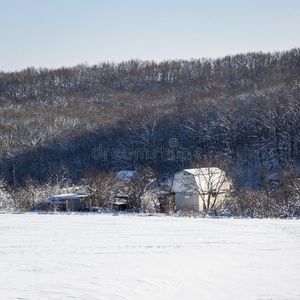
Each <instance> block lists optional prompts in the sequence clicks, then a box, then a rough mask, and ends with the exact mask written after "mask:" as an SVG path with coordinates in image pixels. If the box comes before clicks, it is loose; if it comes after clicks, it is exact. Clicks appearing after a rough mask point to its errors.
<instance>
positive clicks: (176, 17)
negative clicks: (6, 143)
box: [0, 0, 300, 71]
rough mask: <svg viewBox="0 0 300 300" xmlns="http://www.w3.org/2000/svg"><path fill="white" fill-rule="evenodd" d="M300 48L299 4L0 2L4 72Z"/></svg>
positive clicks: (273, 0) (254, 0)
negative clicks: (80, 64)
mask: <svg viewBox="0 0 300 300" xmlns="http://www.w3.org/2000/svg"><path fill="white" fill-rule="evenodd" d="M294 47H300V0H205V1H204V0H0V70H2V71H14V70H20V69H24V68H26V67H28V66H34V67H48V68H56V67H60V66H73V65H77V64H79V63H88V64H97V63H99V62H103V61H114V62H120V61H124V60H129V59H136V58H138V59H141V60H156V61H162V60H166V59H190V58H201V57H212V58H215V57H220V56H225V55H227V54H236V53H244V52H249V51H271V52H272V51H277V50H289V49H291V48H294Z"/></svg>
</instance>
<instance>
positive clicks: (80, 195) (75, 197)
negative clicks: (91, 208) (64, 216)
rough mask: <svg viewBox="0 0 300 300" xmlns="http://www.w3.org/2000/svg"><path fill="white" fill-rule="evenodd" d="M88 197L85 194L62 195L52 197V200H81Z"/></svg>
mask: <svg viewBox="0 0 300 300" xmlns="http://www.w3.org/2000/svg"><path fill="white" fill-rule="evenodd" d="M88 196H89V195H85V194H61V195H54V196H51V200H65V199H81V198H85V197H88Z"/></svg>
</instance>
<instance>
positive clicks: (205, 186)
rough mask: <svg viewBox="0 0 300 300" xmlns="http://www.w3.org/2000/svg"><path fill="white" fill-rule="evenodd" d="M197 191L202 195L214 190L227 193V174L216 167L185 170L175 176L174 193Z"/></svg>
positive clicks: (172, 189) (172, 188)
mask: <svg viewBox="0 0 300 300" xmlns="http://www.w3.org/2000/svg"><path fill="white" fill-rule="evenodd" d="M186 175H188V176H186ZM190 175H192V176H190ZM195 190H198V191H201V192H202V193H206V192H208V191H212V190H214V191H226V190H229V181H228V180H227V179H226V176H225V172H224V171H222V170H221V169H219V168H216V167H213V168H197V169H183V170H181V171H180V172H177V173H176V174H175V176H174V179H173V183H172V187H171V191H172V192H175V193H176V192H179V193H180V192H194V191H195Z"/></svg>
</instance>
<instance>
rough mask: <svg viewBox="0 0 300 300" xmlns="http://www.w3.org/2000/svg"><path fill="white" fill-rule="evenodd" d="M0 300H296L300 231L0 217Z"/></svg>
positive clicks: (256, 224) (289, 224) (237, 224)
mask: <svg viewBox="0 0 300 300" xmlns="http://www.w3.org/2000/svg"><path fill="white" fill-rule="evenodd" d="M0 266H1V268H0V279H1V280H0V299H30V300H33V299H39V300H40V299H87V300H93V299H262V300H264V299H265V300H267V299H300V221H297V220H234V219H188V218H174V217H139V216H128V215H120V216H111V215H101V214H94V215H87V214H83V215H80V214H76V215H38V214H24V215H12V214H3V215H0Z"/></svg>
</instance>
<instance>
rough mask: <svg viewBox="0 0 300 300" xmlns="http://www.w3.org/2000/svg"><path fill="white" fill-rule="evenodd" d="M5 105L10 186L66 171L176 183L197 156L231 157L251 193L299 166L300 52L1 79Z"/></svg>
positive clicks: (1, 121) (4, 157) (0, 125)
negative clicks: (142, 172) (125, 173)
mask: <svg viewBox="0 0 300 300" xmlns="http://www.w3.org/2000/svg"><path fill="white" fill-rule="evenodd" d="M0 103H1V104H0V115H1V116H0V153H1V165H0V166H1V169H0V172H1V174H2V175H4V176H5V177H6V179H7V180H8V181H9V182H11V183H12V182H13V177H14V172H15V178H16V181H17V183H18V184H22V181H23V180H24V178H26V176H27V175H30V176H31V177H32V178H34V179H37V180H39V181H46V180H47V179H48V178H49V176H51V175H52V174H53V173H58V172H61V171H62V170H66V169H68V172H69V174H70V176H72V177H73V178H80V177H82V173H83V171H85V170H110V169H114V170H131V169H135V168H137V167H138V166H151V167H152V168H154V169H155V170H156V171H158V172H159V173H160V174H172V172H174V171H178V170H179V169H182V168H183V167H188V166H192V162H193V161H194V160H195V157H194V153H196V152H197V153H198V154H199V153H200V154H201V155H204V154H207V155H210V156H213V157H215V156H218V157H225V156H226V157H227V158H229V159H230V160H231V161H232V162H233V163H234V165H235V166H237V167H238V168H239V169H240V170H243V184H250V185H252V184H257V183H259V180H260V171H261V170H262V169H264V170H267V171H268V172H270V173H271V172H276V171H278V170H279V169H280V168H281V167H283V166H287V165H288V164H289V165H290V164H294V165H297V164H299V161H300V137H299V132H300V48H297V49H292V50H290V51H285V52H275V53H260V52H259V53H248V54H239V55H235V56H226V57H224V58H220V59H199V60H189V61H186V60H172V61H171V60H170V61H164V62H161V63H155V62H151V61H139V60H131V61H128V62H123V63H119V64H115V63H109V62H105V63H100V64H98V65H94V66H88V65H78V66H75V67H70V68H66V67H62V68H59V69H55V70H52V69H34V68H28V69H25V70H22V71H19V72H11V73H7V72H0ZM195 151H196V152H195Z"/></svg>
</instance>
